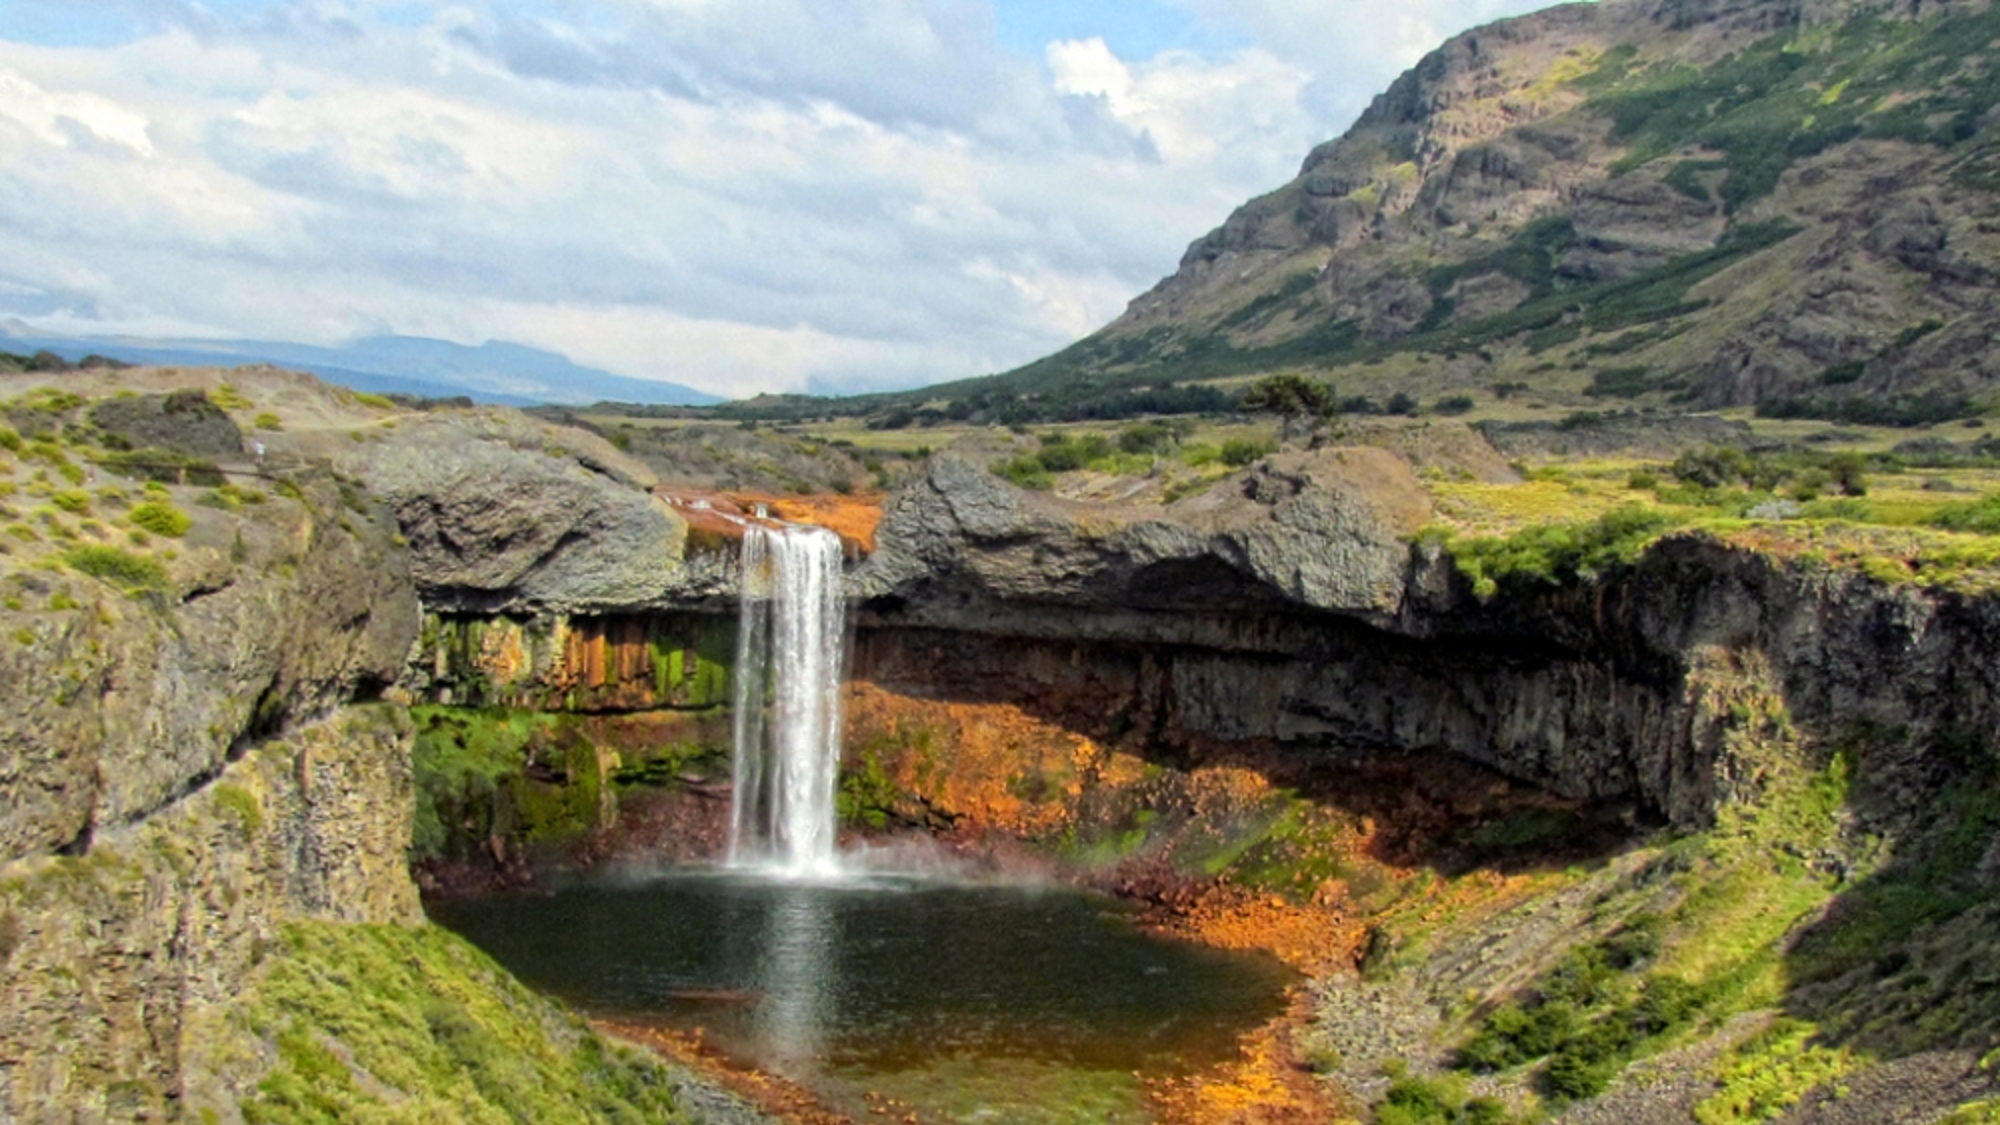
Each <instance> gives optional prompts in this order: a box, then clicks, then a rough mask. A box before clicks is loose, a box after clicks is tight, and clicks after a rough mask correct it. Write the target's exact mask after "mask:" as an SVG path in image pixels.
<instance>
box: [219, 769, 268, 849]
mask: <svg viewBox="0 0 2000 1125" xmlns="http://www.w3.org/2000/svg"><path fill="white" fill-rule="evenodd" d="M215 804H216V807H217V808H219V809H221V810H222V813H223V815H224V816H226V817H228V818H229V819H230V820H231V821H233V822H234V823H235V825H236V829H237V831H239V832H241V833H242V834H243V838H244V839H246V840H247V839H250V838H251V837H253V836H255V835H256V834H257V833H258V832H260V831H262V830H263V827H264V805H263V803H262V802H260V801H259V800H257V795H256V794H255V793H252V792H250V791H249V790H248V789H245V788H243V787H242V786H241V785H236V784H233V783H230V782H226V781H225V782H223V783H221V784H219V785H217V786H216V787H215Z"/></svg>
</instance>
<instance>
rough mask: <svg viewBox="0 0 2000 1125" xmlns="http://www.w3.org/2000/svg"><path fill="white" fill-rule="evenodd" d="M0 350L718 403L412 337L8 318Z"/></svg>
mask: <svg viewBox="0 0 2000 1125" xmlns="http://www.w3.org/2000/svg"><path fill="white" fill-rule="evenodd" d="M0 349H4V350H8V351H14V352H32V351H36V350H40V349H47V350H49V351H52V352H55V353H56V354H57V355H60V356H62V357H63V358H65V359H68V360H72V361H74V360H77V359H80V358H82V357H83V356H85V355H88V354H92V353H95V354H98V355H104V356H108V357H110V358H112V359H121V360H124V361H126V362H128V363H144V364H173V365H180V366H208V365H218V364H220V365H232V366H233V365H237V364H245V363H271V364H276V365H277V366H280V367H289V368H293V369H295V370H300V371H306V372H310V373H311V374H314V375H317V376H319V377H320V378H322V379H326V380H328V381H329V382H334V383H339V384H341V385H342V386H346V387H351V388H353V389H355V390H360V391H373V392H376V393H391V394H412V395H423V396H426V397H430V398H449V397H452V396H454V395H467V396H469V397H471V398H474V399H477V400H478V401H481V402H492V403H500V404H504V405H509V406H532V405H535V404H537V403H544V402H551V403H564V404H580V403H591V402H599V401H605V400H616V401H621V402H639V403H654V404H660V405H678V406H705V405H708V404H711V403H717V402H721V401H722V399H720V398H718V397H716V396H715V395H710V394H704V393H702V392H701V391H697V390H695V389H694V388H692V387H685V386H682V385H680V384H678V383H665V382H655V381H653V380H651V379H631V378H627V377H625V376H622V375H613V374H612V373H610V372H608V371H601V370H599V369H597V368H594V367H583V366H579V365H578V364H575V363H571V362H570V361H569V360H568V359H567V358H565V357H563V356H561V355H558V354H556V353H554V352H547V351H542V350H540V349H537V348H530V347H524V346H522V345H520V344H508V343H499V342H489V343H486V344H482V345H480V346H478V347H467V346H465V345H463V344H454V343H451V342H449V341H446V340H432V339H426V338H423V337H419V336H375V337H369V338H366V339H361V340H355V341H352V342H350V343H347V344H343V345H341V346H339V347H334V348H322V347H315V346H312V345H309V344H292V343H285V342H282V341H274V340H144V339H138V338H133V337H67V336H48V335H42V334H37V333H35V331H34V330H33V329H32V328H31V327H29V326H28V325H26V324H23V323H22V322H20V321H18V320H15V321H8V322H7V323H5V324H0Z"/></svg>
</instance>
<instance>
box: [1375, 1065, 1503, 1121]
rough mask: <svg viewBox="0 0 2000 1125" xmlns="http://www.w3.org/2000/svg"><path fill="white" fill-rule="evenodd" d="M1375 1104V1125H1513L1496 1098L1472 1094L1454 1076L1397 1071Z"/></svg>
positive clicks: (1461, 1081) (1460, 1080) (1463, 1083)
mask: <svg viewBox="0 0 2000 1125" xmlns="http://www.w3.org/2000/svg"><path fill="white" fill-rule="evenodd" d="M1390 1077H1391V1079H1392V1081H1391V1082H1390V1084H1389V1090H1388V1092H1387V1093H1385V1094H1383V1095H1382V1100H1381V1101H1379V1102H1377V1103H1376V1104H1375V1122H1376V1125H1511V1123H1512V1122H1513V1121H1514V1116H1513V1115H1512V1114H1510V1113H1508V1112H1507V1106H1506V1105H1505V1103H1503V1102H1501V1101H1499V1100H1498V1099H1496V1098H1488V1097H1469V1096H1467V1094H1466V1090H1465V1082H1464V1080H1463V1079H1461V1078H1458V1077H1457V1076H1455V1075H1444V1076H1441V1077H1438V1078H1418V1077H1413V1076H1411V1075H1409V1074H1407V1073H1404V1072H1401V1071H1397V1072H1396V1073H1394V1074H1392V1075H1391V1076H1390Z"/></svg>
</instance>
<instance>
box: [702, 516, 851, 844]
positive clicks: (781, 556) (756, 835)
mask: <svg viewBox="0 0 2000 1125" xmlns="http://www.w3.org/2000/svg"><path fill="white" fill-rule="evenodd" d="M841 557H842V551H841V543H840V537H839V536H837V535H835V534H833V533H832V532H830V531H826V530H823V529H821V528H816V527H794V526H780V527H766V526H764V525H761V524H753V525H751V526H749V527H748V528H747V529H746V532H745V534H744V537H743V575H742V619H741V624H740V627H739V630H738V634H737V641H736V672H737V675H736V731H735V733H736V759H735V771H734V772H735V791H734V796H733V797H732V807H731V820H730V828H729V864H730V866H732V867H743V868H751V869H757V870H765V871H770V872H772V873H775V874H782V875H787V876H794V877H797V876H812V875H831V874H835V873H837V872H838V870H839V863H838V860H837V859H836V858H835V855H834V835H835V826H836V816H835V812H834V793H835V790H836V787H837V786H838V784H839V772H840V735H841V711H840V678H841V660H842V646H843V642H844V641H845V638H846V603H845V601H844V599H843V597H842V591H841Z"/></svg>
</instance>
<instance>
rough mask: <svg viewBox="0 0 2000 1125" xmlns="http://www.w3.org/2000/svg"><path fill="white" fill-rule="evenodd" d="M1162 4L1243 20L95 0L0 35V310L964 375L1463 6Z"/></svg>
mask: <svg viewBox="0 0 2000 1125" xmlns="http://www.w3.org/2000/svg"><path fill="white" fill-rule="evenodd" d="M1179 2H1182V3H1184V4H1186V5H1187V6H1188V7H1189V9H1190V10H1193V11H1195V12H1197V13H1198V14H1199V16H1200V17H1201V18H1203V19H1208V20H1214V21H1218V22H1227V23H1230V24H1231V26H1234V27H1238V28H1241V29H1245V30H1246V32H1247V34H1248V37H1249V38H1250V39H1251V40H1252V41H1253V42H1255V43H1256V44H1257V45H1256V46H1252V47H1249V48H1245V49H1243V50H1239V51H1234V52H1231V53H1228V54H1223V55H1218V56H1215V57H1203V56H1199V55H1196V54H1192V53H1187V52H1179V51H1174V52H1166V53H1162V54H1160V55H1158V56H1156V57H1153V58H1145V59H1123V58H1119V57H1117V56H1116V55H1115V54H1114V53H1113V52H1112V51H1111V50H1110V48H1108V47H1107V46H1106V45H1105V44H1104V42H1103V41H1102V40H1090V39H1086V40H1081V41H1066V42H1061V43H1056V44H1051V45H1049V47H1048V48H1047V52H1046V56H1045V57H1044V58H1029V57H1020V56H1016V55H1012V54H1009V53H1007V52H1005V51H1003V50H1001V49H1000V48H999V46H998V45H997V44H998V42H999V39H998V37H997V35H996V31H995V20H994V14H993V12H992V11H991V9H990V8H988V7H986V5H985V3H984V0H862V2H845V3H834V2H833V0H760V2H759V3H757V4H754V5H746V4H730V3H723V2H721V0H600V2H596V3H583V2H582V0H543V2H542V3H540V4H539V5H538V6H527V5H523V4H521V3H518V2H506V3H502V2H499V0H450V2H444V0H435V2H432V3H430V4H428V6H425V5H421V4H419V5H412V4H410V3H407V2H399V3H397V4H394V5H386V6H385V5H384V4H381V3H376V2H372V0H344V2H343V0H317V2H312V3H292V4H289V5H285V6H282V7H279V8H277V9H275V10H267V11H266V12H264V13H263V14H261V15H255V16H250V17H242V18H236V19H233V20H232V19H231V18H229V17H227V16H226V15H215V14H213V13H214V11H216V10H218V9H217V8H216V7H215V6H210V7H208V8H203V7H198V6H191V5H186V4H180V3H178V2H176V3H151V4H141V3H140V0H129V3H131V4H134V5H138V8H136V9H135V10H141V9H142V10H143V11H144V12H145V13H146V19H147V20H148V21H149V22H147V23H146V24H145V27H146V28H147V29H148V30H147V31H146V33H145V34H144V35H143V37H140V38H137V39H134V40H132V41H130V42H126V43H122V44H118V45H113V46H106V47H91V46H85V47H68V48H50V47H39V46H33V45H28V44H22V43H14V42H7V41H5V40H4V39H0V316H8V315H24V316H29V317H30V319H31V320H36V321H38V322H40V323H42V324H44V325H45V326H47V327H50V328H54V329H61V330H68V331H105V332H108V331H144V332H148V333H154V334H161V333H167V332H169V331H172V332H190V333H191V332H197V331H198V332H201V333H207V334H233V335H240V336H245V337H265V338H287V339H295V340H301V341H305V342H314V343H331V342H335V341H338V340H340V339H343V338H346V337H349V336H355V335H368V334H382V333H405V334H413V335H433V336H439V337H444V338H447V339H453V340H458V341H460V342H466V343H478V342H481V341H483V340H486V339H489V338H490V339H506V340H513V341H517V342H521V343H527V344H534V345H538V346H543V347H550V348H554V349H556V350H560V351H563V352H565V353H567V354H569V355H571V356H572V357H573V358H575V359H577V360H578V361H579V362H585V363H593V364H597V365H601V366H604V367H607V368H610V369H612V370H615V371H618V372H620V373H622V374H628V375H633V376H638V377H642V378H644V377H651V378H662V379H671V380H675V381H679V382H685V383H689V384H691V385H694V386H698V387H701V388H703V389H706V390H711V391H716V392H719V393H724V394H749V393H754V392H756V391H761V390H786V389H804V388H808V387H811V388H820V389H824V388H829V387H845V388H862V387H881V386H890V385H908V384H912V383H916V382H924V381H934V380H938V379H946V378H960V377H965V376H969V375H977V374H983V373H986V372H989V371H995V370H1001V369H1004V368H1006V367H1010V366H1013V365H1016V364H1019V363H1023V362H1026V361H1028V360H1031V359H1034V358H1036V357H1038V356H1040V355H1043V354H1046V353H1047V352H1049V351H1051V350H1053V349H1055V348H1057V347H1060V346H1061V345H1062V344H1064V343H1066V342H1068V341H1069V340H1072V339H1074V338H1076V337H1078V336H1080V335H1082V334H1084V333H1086V332H1088V331H1089V330H1091V329H1093V328H1095V327H1096V326H1098V325H1100V324H1102V323H1104V322H1105V321H1106V320H1108V319H1110V318H1111V317H1112V316H1114V315H1116V314H1117V312H1118V311H1119V310H1120V309H1121V308H1122V307H1123V304H1124V302H1125V300H1126V299H1128V298H1129V297H1130V296H1131V295H1132V294H1135V293H1137V292H1140V291H1142V290H1143V289H1145V288H1146V287H1148V286H1149V285H1151V284H1152V283H1153V282H1154V281H1156V280H1157V279H1158V278H1159V277H1160V276H1161V275H1162V274H1164V273H1166V272H1167V271H1169V270H1171V269H1172V268H1173V266H1174V263H1175V262H1176V261H1177V260H1178V257H1179V255H1180V253H1181V251H1182V250H1183V248H1184V247H1185V246H1186V244H1187V243H1188V242H1189V241H1190V240H1192V239H1193V238H1195V237H1197V236H1199V235H1200V234H1202V233H1203V232H1204V231H1206V230H1207V229H1209V228H1210V227H1212V226H1214V225H1215V224H1217V223H1219V222H1220V221H1221V220H1222V219H1223V218H1224V217H1226V215H1227V214H1228V212H1229V211H1230V210H1231V209H1232V208H1233V207H1234V206H1235V205H1237V204H1238V203H1240V202H1242V201H1243V200H1245V199H1247V198H1249V197H1250V196H1252V195H1255V194H1258V193H1260V192H1263V191H1267V190H1269V189H1270V188H1272V187H1275V186H1277V185H1278V184H1280V183H1282V182H1283V181H1284V180H1285V179H1287V178H1288V177H1289V176H1290V175H1291V174H1292V173H1293V171H1294V170H1295V169H1296V168H1297V165H1298V162H1299V160H1300V158H1301V157H1302V156H1303V155H1304V154H1305V152H1306V151H1307V150H1308V149H1309V148H1310V147H1311V146H1312V145H1313V144H1314V143H1316V142H1318V141H1320V140H1324V139H1325V138H1326V137H1327V136H1329V135H1331V134H1332V133H1333V132H1335V131H1337V128H1338V126H1340V125H1343V124H1345V122H1340V121H1330V120H1328V119H1327V117H1326V116H1325V110H1324V107H1323V106H1322V105H1320V104H1319V103H1318V102H1316V101H1315V99H1316V98H1319V99H1320V100H1322V101H1323V100H1324V99H1323V97H1322V95H1323V93H1324V91H1325V90H1326V89H1328V88H1335V87H1337V88H1339V89H1343V90H1347V89H1350V88H1351V89H1352V90H1353V91H1354V92H1353V93H1352V97H1353V99H1354V100H1355V101H1356V102H1357V104H1358V103H1359V102H1360V101H1362V100H1365V97H1366V96H1367V94H1369V93H1372V92H1373V90H1374V89H1375V88H1377V87H1379V86H1380V85H1381V84H1382V82H1383V81H1384V80H1386V74H1384V73H1382V72H1383V70H1384V67H1385V65H1386V64H1385V63H1384V62H1383V61H1382V58H1383V57H1386V56H1393V57H1396V58H1402V57H1403V56H1405V55H1408V54H1409V52H1410V51H1413V50H1416V49H1418V48H1419V47H1423V46H1428V45H1430V41H1431V40H1434V39H1435V38H1437V36H1438V34H1439V32H1440V31H1441V30H1442V29H1444V28H1446V27H1450V26H1453V25H1454V23H1455V21H1462V20H1463V19H1465V18H1469V16H1468V13H1471V12H1474V11H1479V10H1483V9H1481V8H1480V6H1479V4H1477V3H1466V2H1464V0H1457V2H1455V3H1447V2H1445V0H1432V2H1431V3H1429V4H1427V5H1418V6H1417V7H1415V8H1409V7H1407V6H1406V7H1404V8H1399V9H1397V10H1398V11H1402V12H1405V13H1407V14H1406V15H1404V16H1399V17H1397V18H1398V19H1399V20H1402V21H1404V22H1403V23H1400V24H1397V25H1395V26H1390V27H1382V26H1378V25H1377V24H1374V23H1370V22H1369V20H1368V18H1367V17H1368V15H1369V13H1368V11H1367V10H1366V9H1363V8H1362V7H1361V6H1360V5H1359V4H1346V3H1336V4H1333V5H1331V6H1328V5H1325V4H1313V5H1307V4H1304V3H1288V2H1286V0H1179ZM1483 2H1485V3H1492V2H1494V0H1483ZM392 8H393V9H394V15H395V18H393V19H390V18H386V15H385V14H386V13H388V12H389V10H390V9H392ZM221 10H224V11H225V12H226V11H227V9H221ZM1410 21H1415V22H1410ZM0 35H4V32H0ZM1364 55H1365V56H1369V62H1370V66H1368V67H1362V68H1361V71H1362V72H1365V82H1366V83H1367V85H1366V86H1365V88H1364V87H1361V86H1357V85H1356V81H1361V80H1349V79H1347V78H1346V77H1345V75H1346V71H1344V70H1342V69H1341V68H1342V67H1344V66H1348V65H1350V64H1352V63H1353V60H1355V59H1356V58H1359V57H1362V56H1364Z"/></svg>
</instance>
